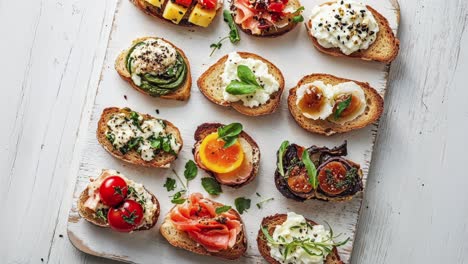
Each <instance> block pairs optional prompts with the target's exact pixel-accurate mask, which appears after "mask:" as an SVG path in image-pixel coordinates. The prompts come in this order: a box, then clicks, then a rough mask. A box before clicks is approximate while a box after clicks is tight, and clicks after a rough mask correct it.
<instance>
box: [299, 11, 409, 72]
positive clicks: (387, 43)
mask: <svg viewBox="0 0 468 264" xmlns="http://www.w3.org/2000/svg"><path fill="white" fill-rule="evenodd" d="M333 3H334V2H328V3H324V5H331V4H333ZM366 7H367V9H369V11H370V12H371V13H372V15H373V16H374V17H375V19H376V21H377V23H378V24H379V32H378V33H377V38H376V40H375V42H374V43H373V44H372V45H371V46H370V47H369V48H368V49H366V50H361V51H357V52H354V53H352V54H350V55H346V54H344V53H342V52H341V50H340V49H339V48H324V47H322V46H321V45H320V44H319V43H318V41H317V39H316V38H315V37H313V36H312V34H311V33H310V28H311V27H312V25H311V21H310V20H309V21H307V23H306V28H307V30H308V31H309V36H310V37H311V39H312V43H313V44H314V46H315V47H316V48H317V49H318V50H319V51H321V52H323V53H326V54H328V55H332V56H336V57H350V58H358V59H361V60H366V61H379V62H385V63H390V62H392V61H393V60H394V59H395V58H396V56H397V55H398V52H399V50H400V41H399V40H398V39H397V38H396V37H395V35H394V34H393V31H392V29H391V28H390V24H389V23H388V20H387V19H386V18H385V17H384V16H382V15H381V14H380V13H379V12H377V11H376V10H375V9H373V8H372V7H370V6H368V5H367V6H366Z"/></svg>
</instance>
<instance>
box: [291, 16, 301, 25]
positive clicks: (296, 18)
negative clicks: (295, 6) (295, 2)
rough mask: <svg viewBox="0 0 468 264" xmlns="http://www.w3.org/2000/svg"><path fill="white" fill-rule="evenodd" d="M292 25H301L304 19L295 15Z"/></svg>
mask: <svg viewBox="0 0 468 264" xmlns="http://www.w3.org/2000/svg"><path fill="white" fill-rule="evenodd" d="M292 21H293V22H294V23H301V22H304V17H303V16H302V15H297V16H294V17H293V18H292Z"/></svg>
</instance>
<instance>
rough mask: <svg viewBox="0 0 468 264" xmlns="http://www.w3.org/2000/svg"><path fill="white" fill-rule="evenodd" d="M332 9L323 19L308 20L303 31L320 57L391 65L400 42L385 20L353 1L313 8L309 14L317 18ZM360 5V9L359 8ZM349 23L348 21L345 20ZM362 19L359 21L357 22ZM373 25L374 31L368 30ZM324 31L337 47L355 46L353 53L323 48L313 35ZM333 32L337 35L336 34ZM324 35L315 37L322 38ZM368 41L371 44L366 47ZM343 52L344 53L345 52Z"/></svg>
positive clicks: (380, 15)
mask: <svg viewBox="0 0 468 264" xmlns="http://www.w3.org/2000/svg"><path fill="white" fill-rule="evenodd" d="M332 5H334V6H333V12H334V13H333V14H332V15H330V16H328V17H326V18H323V19H313V17H311V19H309V20H308V21H307V22H306V29H307V31H308V32H309V36H310V37H311V39H312V44H313V45H314V46H315V48H317V50H319V51H320V52H322V53H325V54H328V55H331V56H335V57H349V58H358V59H361V60H366V61H379V62H384V63H390V62H392V61H393V60H394V59H395V58H396V57H397V55H398V52H399V50H400V41H399V40H398V39H397V38H396V37H395V35H394V34H393V30H392V28H391V27H390V24H389V23H388V20H387V19H386V18H385V17H384V16H383V15H382V14H380V13H379V12H378V11H376V10H375V9H373V8H372V7H371V6H368V5H366V6H364V5H362V4H360V3H357V2H354V1H349V0H347V1H341V0H339V1H332V2H328V3H324V4H322V5H321V6H318V7H316V8H315V9H314V10H313V11H312V13H313V14H315V15H317V14H318V15H320V14H319V12H318V11H316V10H319V9H320V8H322V7H327V6H332ZM361 5H362V6H361ZM348 19H349V20H348ZM360 19H362V21H361V20H360ZM374 21H375V26H374V27H375V28H371V22H374ZM322 29H323V33H325V29H326V30H327V32H328V33H330V35H333V37H332V38H336V39H334V40H335V44H336V43H342V44H343V47H347V48H349V47H350V46H351V47H352V46H353V45H356V46H357V45H358V44H359V46H357V47H356V48H355V49H353V50H345V52H343V50H342V49H341V48H340V47H337V46H336V45H322V44H321V43H320V41H319V40H318V39H317V38H316V37H315V36H314V31H320V30H322ZM335 31H336V34H335ZM323 33H318V34H320V35H323ZM367 38H369V40H370V41H371V42H372V43H366V45H364V46H363V45H361V44H360V43H363V42H364V43H365V42H366V41H367ZM347 48H344V49H347Z"/></svg>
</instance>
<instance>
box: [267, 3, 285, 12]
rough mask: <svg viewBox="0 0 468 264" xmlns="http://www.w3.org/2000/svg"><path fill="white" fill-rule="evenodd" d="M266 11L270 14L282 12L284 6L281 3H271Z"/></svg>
mask: <svg viewBox="0 0 468 264" xmlns="http://www.w3.org/2000/svg"><path fill="white" fill-rule="evenodd" d="M268 10H269V11H271V12H278V13H279V12H283V10H284V4H283V3H282V2H272V3H270V4H269V5H268Z"/></svg>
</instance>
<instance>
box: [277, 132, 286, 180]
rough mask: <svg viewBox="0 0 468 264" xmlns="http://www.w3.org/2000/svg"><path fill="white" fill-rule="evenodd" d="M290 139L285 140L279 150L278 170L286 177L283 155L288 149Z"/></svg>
mask: <svg viewBox="0 0 468 264" xmlns="http://www.w3.org/2000/svg"><path fill="white" fill-rule="evenodd" d="M288 146H289V141H287V140H285V141H283V143H281V146H280V148H279V150H278V172H279V174H280V175H281V176H283V177H284V167H283V156H284V153H285V152H286V150H287V149H288Z"/></svg>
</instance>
